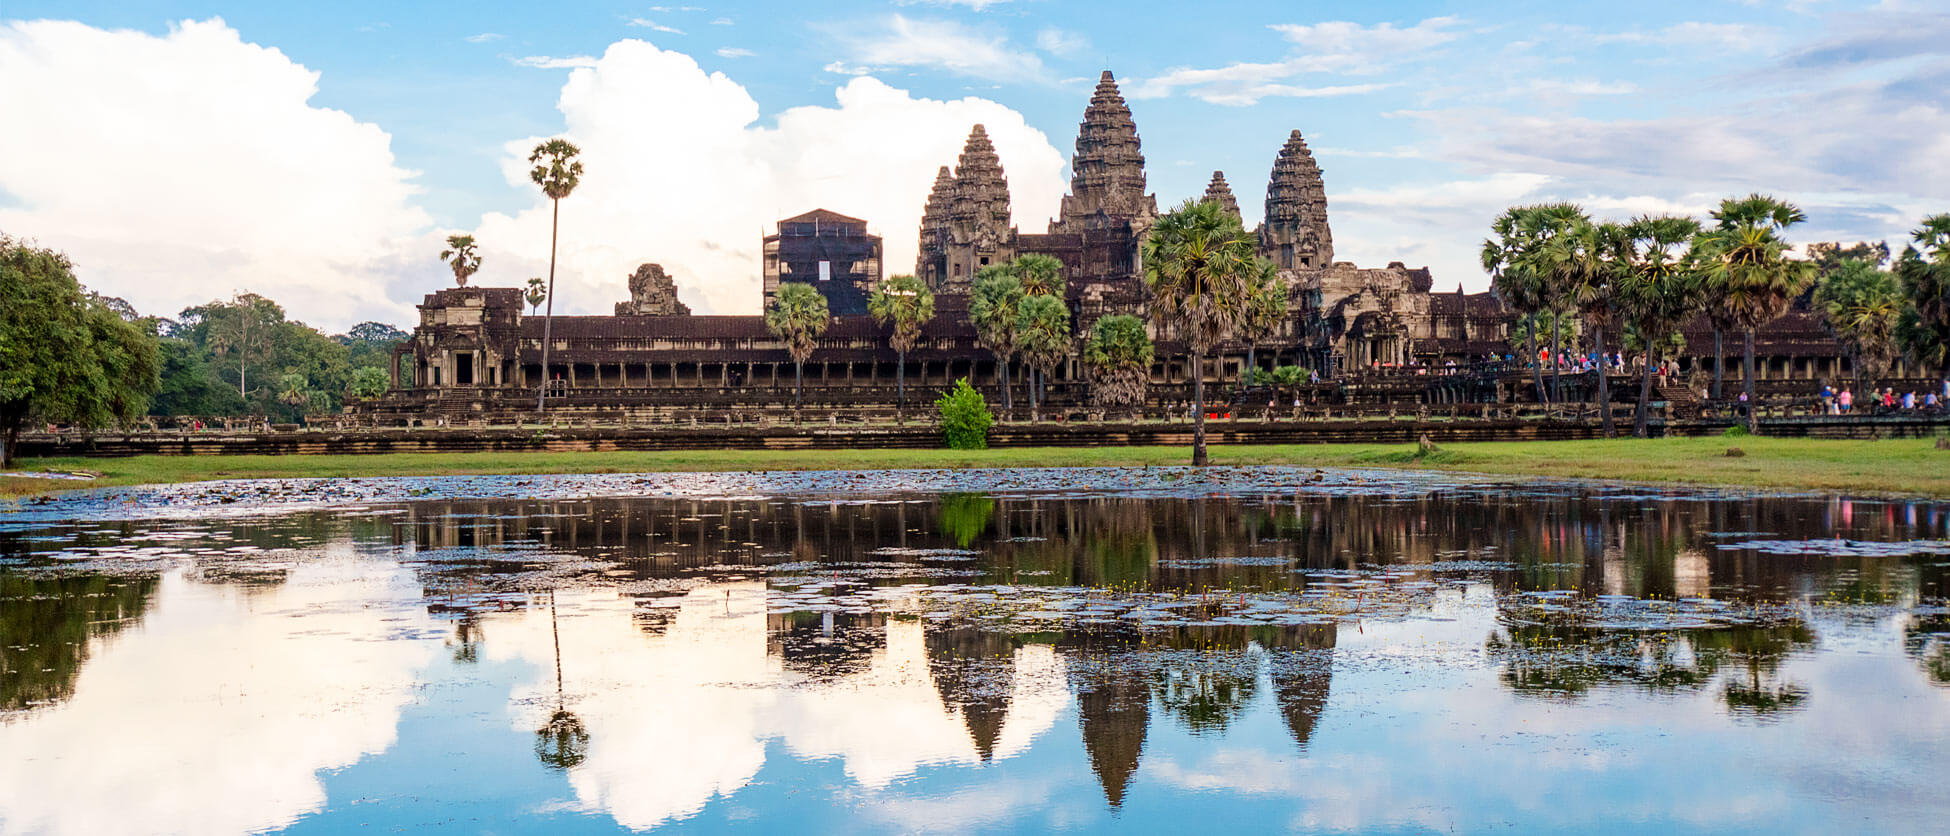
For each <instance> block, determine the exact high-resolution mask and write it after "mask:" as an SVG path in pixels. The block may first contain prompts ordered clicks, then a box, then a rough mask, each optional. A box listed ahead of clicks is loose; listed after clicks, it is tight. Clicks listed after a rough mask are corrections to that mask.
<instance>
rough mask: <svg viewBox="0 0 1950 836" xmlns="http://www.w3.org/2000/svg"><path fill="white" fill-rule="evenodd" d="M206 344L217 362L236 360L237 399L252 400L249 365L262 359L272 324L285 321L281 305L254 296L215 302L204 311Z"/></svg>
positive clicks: (240, 294)
mask: <svg viewBox="0 0 1950 836" xmlns="http://www.w3.org/2000/svg"><path fill="white" fill-rule="evenodd" d="M200 319H201V320H202V327H203V334H204V345H205V347H207V348H208V349H209V350H210V353H211V354H212V355H213V356H215V357H216V358H217V359H220V360H221V359H224V358H235V359H236V361H237V396H238V397H240V398H244V399H247V400H248V399H249V398H250V364H251V363H253V362H257V361H260V360H262V358H263V357H264V355H265V353H266V348H267V346H268V344H269V341H270V337H269V334H268V333H267V331H268V330H269V326H270V324H271V323H273V322H282V321H283V320H284V309H283V308H281V307H278V303H276V302H273V301H271V300H269V299H266V298H264V297H262V296H259V295H257V294H255V293H239V294H237V295H236V296H235V297H232V299H231V301H230V303H229V304H224V303H221V302H213V303H211V304H209V305H206V306H204V309H203V311H202V316H201V317H200Z"/></svg>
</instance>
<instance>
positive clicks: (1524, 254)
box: [1482, 206, 1556, 402]
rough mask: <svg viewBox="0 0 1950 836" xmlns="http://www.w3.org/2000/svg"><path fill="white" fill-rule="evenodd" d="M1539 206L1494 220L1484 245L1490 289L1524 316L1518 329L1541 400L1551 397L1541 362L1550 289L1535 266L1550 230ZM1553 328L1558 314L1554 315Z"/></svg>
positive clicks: (1514, 209) (1522, 208) (1509, 212)
mask: <svg viewBox="0 0 1950 836" xmlns="http://www.w3.org/2000/svg"><path fill="white" fill-rule="evenodd" d="M1537 209H1538V207H1534V206H1512V207H1510V208H1509V209H1506V210H1504V211H1503V214H1501V215H1498V216H1497V218H1496V220H1495V221H1493V222H1491V224H1490V231H1491V232H1492V233H1494V234H1495V236H1496V237H1495V238H1493V239H1485V240H1484V241H1483V248H1482V262H1483V272H1486V273H1488V274H1490V290H1491V291H1492V292H1494V293H1495V294H1496V296H1497V298H1499V299H1501V300H1503V304H1505V305H1507V306H1509V308H1510V309H1511V310H1513V311H1516V312H1517V313H1518V314H1520V315H1521V316H1522V320H1521V322H1519V323H1518V331H1517V332H1513V333H1512V335H1511V339H1512V341H1513V342H1514V341H1515V339H1516V337H1517V335H1518V334H1521V335H1522V336H1523V337H1524V355H1525V357H1526V361H1525V362H1527V363H1528V364H1529V365H1530V380H1531V383H1532V384H1534V385H1535V386H1536V388H1537V400H1538V401H1539V402H1548V401H1549V400H1550V397H1549V396H1548V395H1547V394H1546V393H1545V391H1544V377H1543V367H1542V366H1540V365H1539V364H1538V362H1537V333H1538V330H1539V327H1538V317H1539V316H1540V315H1541V314H1543V313H1544V310H1545V306H1546V299H1547V288H1546V285H1545V282H1544V277H1543V276H1541V275H1539V274H1538V273H1537V272H1536V271H1535V270H1534V269H1533V264H1532V262H1533V261H1534V260H1535V257H1534V255H1533V253H1535V252H1536V251H1537V250H1538V249H1540V248H1541V247H1542V246H1543V244H1544V243H1545V236H1546V233H1547V232H1548V230H1546V229H1545V228H1543V227H1541V226H1540V225H1539V224H1538V223H1537V219H1538V215H1537ZM1551 319H1552V327H1553V330H1554V329H1555V327H1556V317H1552V318H1551Z"/></svg>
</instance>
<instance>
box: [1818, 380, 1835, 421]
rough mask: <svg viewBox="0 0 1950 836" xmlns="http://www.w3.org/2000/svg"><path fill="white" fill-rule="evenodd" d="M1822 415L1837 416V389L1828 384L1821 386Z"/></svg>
mask: <svg viewBox="0 0 1950 836" xmlns="http://www.w3.org/2000/svg"><path fill="white" fill-rule="evenodd" d="M1821 413H1822V414H1823V415H1833V414H1835V388H1834V387H1832V386H1829V385H1828V384H1826V383H1823V384H1821Z"/></svg>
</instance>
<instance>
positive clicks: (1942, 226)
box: [1896, 213, 1950, 377]
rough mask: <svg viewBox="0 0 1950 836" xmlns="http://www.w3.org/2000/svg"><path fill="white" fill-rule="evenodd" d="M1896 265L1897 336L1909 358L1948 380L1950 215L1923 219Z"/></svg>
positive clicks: (1949, 361)
mask: <svg viewBox="0 0 1950 836" xmlns="http://www.w3.org/2000/svg"><path fill="white" fill-rule="evenodd" d="M1911 237H1913V238H1914V239H1915V241H1916V244H1917V246H1920V247H1922V252H1920V253H1919V252H1918V251H1917V249H1916V247H1904V248H1903V255H1902V258H1901V259H1899V260H1898V261H1897V262H1896V275H1897V276H1898V277H1899V278H1901V279H1902V288H1903V297H1904V305H1903V314H1902V319H1901V320H1900V321H1899V322H1898V323H1897V335H1898V339H1899V340H1900V341H1901V343H1902V345H1903V347H1904V350H1905V351H1906V352H1907V353H1908V354H1909V356H1910V358H1911V359H1913V360H1915V361H1916V362H1917V363H1919V364H1922V365H1925V366H1935V367H1936V369H1937V374H1939V375H1942V376H1944V377H1950V213H1945V214H1941V215H1932V216H1930V217H1928V218H1924V219H1923V225H1922V226H1920V227H1918V228H1917V229H1916V230H1915V231H1914V232H1913V233H1911Z"/></svg>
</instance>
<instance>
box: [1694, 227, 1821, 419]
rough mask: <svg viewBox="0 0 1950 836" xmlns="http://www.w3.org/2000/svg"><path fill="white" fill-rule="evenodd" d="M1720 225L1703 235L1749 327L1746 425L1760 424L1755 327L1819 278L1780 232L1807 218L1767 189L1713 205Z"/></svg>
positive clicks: (1729, 300)
mask: <svg viewBox="0 0 1950 836" xmlns="http://www.w3.org/2000/svg"><path fill="white" fill-rule="evenodd" d="M1713 219H1714V221H1716V226H1715V228H1714V229H1712V230H1708V231H1707V232H1706V233H1705V234H1704V235H1703V236H1702V240H1701V246H1700V249H1702V250H1703V251H1704V253H1705V255H1706V257H1707V259H1708V261H1707V263H1708V264H1709V265H1710V269H1711V271H1712V276H1713V281H1714V284H1715V286H1716V289H1717V290H1719V291H1720V292H1721V293H1722V294H1723V295H1724V297H1725V304H1726V306H1727V309H1728V310H1730V311H1732V312H1733V314H1734V316H1733V319H1734V322H1735V324H1736V325H1738V326H1739V327H1740V328H1741V329H1742V330H1744V331H1745V334H1744V337H1745V347H1744V355H1743V362H1742V367H1741V369H1742V376H1743V377H1744V378H1745V379H1744V381H1743V384H1744V388H1743V391H1744V392H1745V393H1746V395H1747V431H1748V432H1754V433H1758V432H1759V430H1760V416H1759V411H1758V410H1756V409H1755V408H1754V407H1755V406H1756V404H1755V400H1754V332H1755V331H1756V330H1758V329H1759V328H1760V326H1762V325H1765V324H1767V323H1768V322H1772V321H1773V320H1774V319H1775V318H1776V317H1778V316H1780V315H1781V313H1782V312H1783V311H1785V310H1786V309H1787V306H1788V303H1790V302H1792V301H1794V297H1796V296H1798V295H1800V293H1801V290H1802V288H1803V287H1805V286H1806V285H1807V284H1808V282H1809V281H1811V280H1812V279H1813V278H1814V269H1813V266H1814V265H1813V264H1811V263H1809V262H1806V261H1796V260H1793V259H1790V258H1788V257H1787V255H1788V242H1787V240H1786V239H1785V238H1783V237H1782V235H1781V233H1782V232H1784V231H1785V230H1786V229H1787V228H1788V227H1790V226H1793V225H1795V224H1797V223H1801V222H1802V221H1805V220H1807V219H1808V216H1807V215H1806V214H1804V213H1803V212H1802V211H1801V209H1800V207H1797V206H1795V205H1794V204H1792V203H1787V202H1784V201H1780V200H1776V199H1774V198H1772V197H1768V196H1766V195H1759V194H1754V195H1748V196H1747V197H1744V198H1728V199H1726V200H1724V201H1721V202H1720V208H1718V209H1716V210H1714V211H1713Z"/></svg>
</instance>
